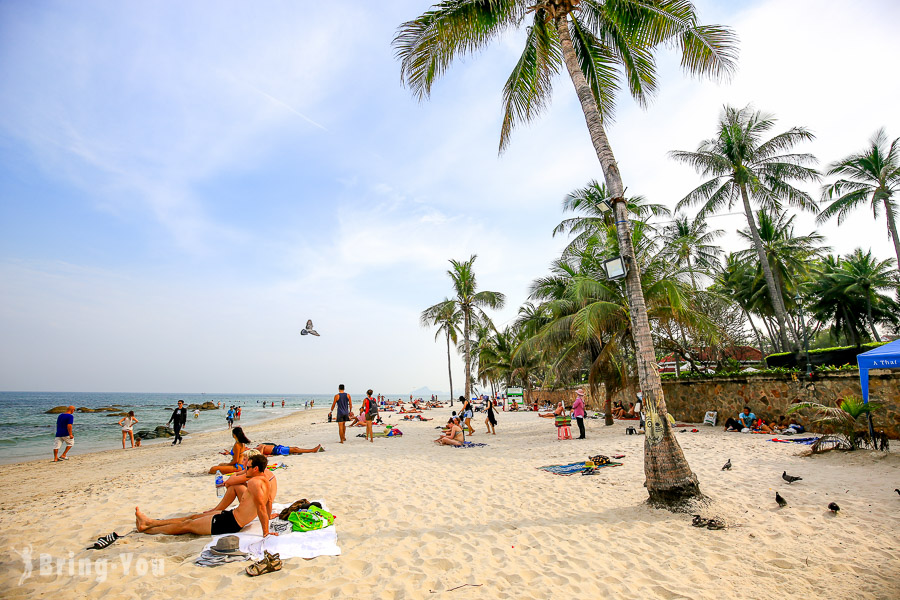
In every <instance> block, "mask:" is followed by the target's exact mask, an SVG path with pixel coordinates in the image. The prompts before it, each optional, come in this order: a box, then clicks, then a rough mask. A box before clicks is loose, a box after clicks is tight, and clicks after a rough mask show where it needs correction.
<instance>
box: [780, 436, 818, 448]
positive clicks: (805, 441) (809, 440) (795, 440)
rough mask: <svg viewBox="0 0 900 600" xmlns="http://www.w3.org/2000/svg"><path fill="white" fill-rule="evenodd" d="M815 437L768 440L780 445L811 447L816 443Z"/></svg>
mask: <svg viewBox="0 0 900 600" xmlns="http://www.w3.org/2000/svg"><path fill="white" fill-rule="evenodd" d="M818 439H819V438H817V437H802V438H772V439H771V440H769V441H770V442H780V443H782V444H806V445H807V446H811V445H813V444H815V443H816V440H818Z"/></svg>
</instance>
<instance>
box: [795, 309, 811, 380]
mask: <svg viewBox="0 0 900 600" xmlns="http://www.w3.org/2000/svg"><path fill="white" fill-rule="evenodd" d="M794 301H795V302H797V306H798V307H800V327H802V328H803V349H804V350H805V351H806V378H807V379H809V378H810V377H812V366H810V364H809V335H808V334H807V331H806V318H805V317H804V315H803V298H801V297H800V292H797V295H796V296H794Z"/></svg>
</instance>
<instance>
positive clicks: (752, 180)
mask: <svg viewBox="0 0 900 600" xmlns="http://www.w3.org/2000/svg"><path fill="white" fill-rule="evenodd" d="M774 125H775V120H774V118H773V117H772V116H771V115H766V114H763V113H761V112H759V111H753V110H751V108H750V107H749V106H747V107H744V108H742V109H736V108H733V107H730V106H726V107H725V109H724V112H723V113H722V116H721V117H720V118H719V130H718V132H717V135H716V137H714V138H711V139H708V140H704V141H703V142H701V143H700V146H699V147H698V148H697V151H696V152H687V151H681V150H676V151H673V152H670V153H669V155H670V156H671V157H672V158H674V159H675V160H678V161H680V162H683V163H687V164H689V165H691V166H692V167H694V169H696V170H697V171H698V172H699V173H700V174H701V175H702V176H704V177H709V176H711V177H712V179H710V180H708V181H705V182H704V183H702V184H700V186H698V187H697V188H696V189H694V190H693V191H692V192H690V193H689V194H688V195H687V196H685V197H684V198H683V199H682V200H681V201H680V202H679V203H678V205H677V206H676V210H678V209H681V208H683V207H685V206H690V205H692V204H702V207H701V209H700V212H699V213H698V214H697V216H698V217H706V216H707V215H710V214H713V213H715V212H717V211H719V210H721V209H722V208H725V207H727V208H729V209H730V208H731V207H732V206H733V205H734V204H735V203H736V202H737V201H738V199H740V201H741V203H742V204H743V208H744V215H745V216H746V217H747V224H748V225H749V226H750V234H751V237H752V238H753V245H754V247H755V249H756V253H757V257H758V259H759V263H760V265H761V266H762V270H763V275H764V277H765V280H766V284H767V286H768V291H769V295H770V299H771V301H772V307H773V308H774V310H775V317H776V319H777V320H778V335H779V338H780V340H781V345H782V349H783V350H787V349H788V348H789V343H788V337H787V316H786V311H785V308H784V303H783V302H782V301H781V298H779V297H778V295H777V294H776V289H777V288H776V286H775V279H774V276H773V275H772V270H771V269H770V268H769V265H768V261H767V260H766V254H765V249H764V248H763V244H762V240H761V239H760V237H759V229H758V228H757V225H756V220H755V219H754V218H753V209H752V207H751V205H750V203H751V201H753V202H756V203H757V204H759V205H760V206H761V207H762V208H764V209H766V210H768V211H770V212H773V213H780V212H781V211H782V200H787V201H788V203H789V204H791V205H792V206H796V207H798V208H801V209H804V210H818V207H817V206H816V203H815V201H814V200H813V199H812V198H811V197H810V195H809V194H807V193H806V192H804V191H802V190H799V189H797V188H795V187H794V186H793V185H791V184H790V183H789V182H790V181H791V180H794V181H816V180H817V179H818V178H819V174H818V173H817V172H816V170H815V169H813V168H811V167H807V166H806V165H807V164H809V163H813V162H815V157H813V156H812V155H811V154H796V153H791V152H790V150H792V149H793V147H794V146H795V145H797V144H798V143H800V142H802V141H807V140H812V139H813V138H814V137H815V136H813V134H812V133H810V132H809V131H808V130H806V129H805V128H803V127H792V128H791V129H788V130H787V131H785V132H783V133H779V134H778V135H776V136H774V137H772V138H771V139H769V140H766V141H763V139H762V138H763V136H764V135H765V134H766V133H767V132H768V131H769V130H770V129H772V127H774ZM795 340H796V338H795Z"/></svg>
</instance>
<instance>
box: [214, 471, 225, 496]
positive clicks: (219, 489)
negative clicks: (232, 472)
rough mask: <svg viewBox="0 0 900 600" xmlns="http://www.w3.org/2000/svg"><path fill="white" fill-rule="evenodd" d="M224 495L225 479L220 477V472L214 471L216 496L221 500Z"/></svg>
mask: <svg viewBox="0 0 900 600" xmlns="http://www.w3.org/2000/svg"><path fill="white" fill-rule="evenodd" d="M224 495H225V478H224V477H222V471H216V496H218V497H219V498H221V497H222V496H224Z"/></svg>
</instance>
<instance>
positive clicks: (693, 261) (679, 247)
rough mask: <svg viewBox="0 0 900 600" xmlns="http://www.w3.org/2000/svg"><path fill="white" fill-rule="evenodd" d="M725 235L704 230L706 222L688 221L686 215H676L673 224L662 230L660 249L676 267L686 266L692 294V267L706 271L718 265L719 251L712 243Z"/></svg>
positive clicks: (720, 230) (721, 231) (693, 279)
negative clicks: (661, 248)
mask: <svg viewBox="0 0 900 600" xmlns="http://www.w3.org/2000/svg"><path fill="white" fill-rule="evenodd" d="M723 235H725V232H724V231H723V230H722V229H713V230H712V231H709V230H708V229H707V224H706V219H704V218H701V217H698V218H696V219H694V220H693V221H691V220H690V219H688V218H687V217H686V216H676V217H675V221H674V222H673V223H672V224H671V225H669V226H668V227H666V228H665V231H664V240H665V241H664V246H665V248H666V252H667V253H668V254H669V255H671V256H672V258H673V259H674V260H675V264H676V265H678V266H683V265H684V266H686V267H687V270H688V273H689V274H690V276H691V285H692V286H693V288H694V290H695V291H696V290H697V289H698V288H697V279H696V278H695V276H694V269H695V267H699V268H700V270H701V271H702V272H708V271H709V270H711V269H712V268H713V267H715V266H716V265H717V264H718V260H719V256H720V255H721V254H722V248H721V247H719V246H716V245H715V244H713V242H714V241H715V240H717V239H718V238H720V237H722V236H723Z"/></svg>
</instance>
